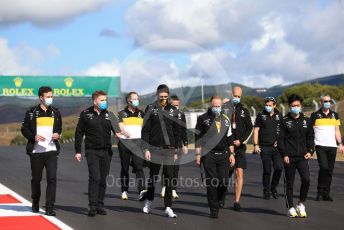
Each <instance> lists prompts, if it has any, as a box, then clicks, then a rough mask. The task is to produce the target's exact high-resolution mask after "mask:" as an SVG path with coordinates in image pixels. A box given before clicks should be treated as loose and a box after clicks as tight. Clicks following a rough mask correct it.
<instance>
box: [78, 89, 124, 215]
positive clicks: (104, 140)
mask: <svg viewBox="0 0 344 230" xmlns="http://www.w3.org/2000/svg"><path fill="white" fill-rule="evenodd" d="M92 100H93V106H91V107H89V108H87V109H85V110H84V111H82V112H81V113H80V116H79V121H78V124H77V127H76V130H75V152H76V154H75V160H76V161H77V162H80V161H81V144H82V142H83V138H84V136H85V156H86V161H87V165H88V173H89V179H88V200H89V212H88V216H90V217H93V216H95V215H96V214H99V215H106V214H107V213H106V211H105V209H104V197H105V191H106V177H107V175H108V174H109V171H110V163H111V158H112V149H111V147H112V143H111V131H112V132H113V133H115V134H116V135H117V136H119V135H120V129H119V126H118V118H116V117H115V115H114V114H113V113H112V112H110V111H108V110H107V108H108V104H107V94H106V93H105V92H104V91H95V92H94V93H93V94H92Z"/></svg>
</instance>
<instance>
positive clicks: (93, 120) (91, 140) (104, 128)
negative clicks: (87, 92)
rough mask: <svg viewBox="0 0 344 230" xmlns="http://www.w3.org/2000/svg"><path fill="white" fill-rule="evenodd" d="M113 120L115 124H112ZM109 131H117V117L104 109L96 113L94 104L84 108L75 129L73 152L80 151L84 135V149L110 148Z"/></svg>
mask: <svg viewBox="0 0 344 230" xmlns="http://www.w3.org/2000/svg"><path fill="white" fill-rule="evenodd" d="M113 118H115V119H113ZM114 120H116V122H117V124H113V122H114ZM111 131H113V132H114V133H117V132H119V127H118V118H116V117H115V115H114V114H113V113H112V112H110V111H108V110H104V111H101V113H100V114H99V115H98V113H97V112H96V111H95V110H94V106H91V107H89V108H88V109H85V110H84V111H82V112H81V113H80V116H79V121H78V125H77V127H76V130H75V152H76V153H80V152H81V144H82V140H83V137H84V135H85V148H86V149H110V148H111V146H112V143H111Z"/></svg>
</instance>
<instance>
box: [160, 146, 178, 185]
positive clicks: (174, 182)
mask: <svg viewBox="0 0 344 230" xmlns="http://www.w3.org/2000/svg"><path fill="white" fill-rule="evenodd" d="M180 158H181V154H180V152H178V158H177V160H176V161H174V164H173V179H172V190H176V188H177V184H178V175H179V166H180ZM162 170H163V173H162V174H163V175H164V174H166V173H164V171H165V170H166V167H165V166H163V169H162ZM161 182H162V183H161V185H162V186H165V184H164V182H165V180H164V179H163V180H162V181H161Z"/></svg>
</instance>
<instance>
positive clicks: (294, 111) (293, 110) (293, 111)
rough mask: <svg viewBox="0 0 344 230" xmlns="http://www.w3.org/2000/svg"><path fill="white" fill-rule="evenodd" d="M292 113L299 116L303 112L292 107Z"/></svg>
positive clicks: (298, 108) (299, 108)
mask: <svg viewBox="0 0 344 230" xmlns="http://www.w3.org/2000/svg"><path fill="white" fill-rule="evenodd" d="M290 112H292V113H293V114H296V115H297V114H299V113H300V112H301V107H291V109H290Z"/></svg>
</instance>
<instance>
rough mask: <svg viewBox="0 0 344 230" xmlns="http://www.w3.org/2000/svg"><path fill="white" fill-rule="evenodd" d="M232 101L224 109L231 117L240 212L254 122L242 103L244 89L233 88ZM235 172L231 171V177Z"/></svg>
mask: <svg viewBox="0 0 344 230" xmlns="http://www.w3.org/2000/svg"><path fill="white" fill-rule="evenodd" d="M232 94H233V98H232V101H229V102H226V103H225V104H224V105H223V109H224V111H225V113H226V114H227V116H228V117H231V122H232V134H233V140H234V141H233V144H234V152H235V166H234V168H235V201H234V210H235V211H240V210H241V206H240V203H239V202H240V197H241V192H242V188H243V184H244V169H246V168H247V163H246V142H247V141H248V139H249V138H250V136H251V134H252V129H253V125H252V121H251V117H250V113H249V111H248V109H247V108H245V107H244V106H243V104H241V103H240V100H241V97H242V89H241V88H240V87H239V86H236V87H234V88H233V91H232ZM232 173H233V171H232V170H231V171H230V176H231V175H232Z"/></svg>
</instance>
